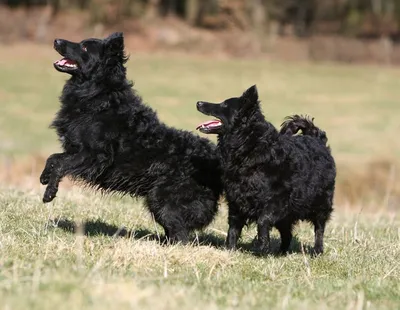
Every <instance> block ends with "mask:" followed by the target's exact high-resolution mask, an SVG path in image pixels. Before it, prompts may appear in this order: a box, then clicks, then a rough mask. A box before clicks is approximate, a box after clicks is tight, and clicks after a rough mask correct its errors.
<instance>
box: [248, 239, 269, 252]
mask: <svg viewBox="0 0 400 310" xmlns="http://www.w3.org/2000/svg"><path fill="white" fill-rule="evenodd" d="M251 249H252V251H253V252H254V253H255V254H257V255H260V256H264V255H268V254H271V252H270V248H269V245H268V244H265V243H262V242H260V241H259V240H257V239H256V240H254V241H253V242H252V247H251Z"/></svg>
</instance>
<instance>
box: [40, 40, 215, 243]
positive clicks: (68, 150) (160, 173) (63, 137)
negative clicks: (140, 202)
mask: <svg viewBox="0 0 400 310" xmlns="http://www.w3.org/2000/svg"><path fill="white" fill-rule="evenodd" d="M54 46H55V49H56V50H57V51H58V52H59V53H60V54H61V55H62V56H64V57H65V59H67V60H68V62H69V63H73V64H76V65H77V66H76V67H74V68H71V67H67V66H63V65H62V63H60V61H59V62H56V63H55V65H54V66H55V68H56V69H57V70H58V71H62V72H67V73H69V74H71V78H70V79H69V80H68V81H67V82H66V84H65V86H64V89H63V92H62V95H61V98H60V100H61V109H60V110H59V112H58V113H57V116H56V118H55V120H54V121H53V123H52V127H53V128H54V129H55V130H56V131H57V134H58V136H59V139H60V141H61V144H62V147H63V150H64V152H63V153H59V154H53V155H51V156H50V157H49V158H48V160H47V162H46V166H45V168H44V170H43V172H42V175H41V177H40V181H41V183H42V184H44V185H47V188H46V190H45V193H44V196H43V201H44V202H49V201H52V200H53V199H54V198H55V196H56V193H57V191H58V185H59V182H60V181H61V180H62V178H63V177H65V176H70V177H71V178H72V179H74V180H78V181H83V182H84V183H86V184H88V185H89V186H91V187H94V188H96V189H101V190H103V191H106V192H117V193H122V194H129V195H132V196H136V197H144V198H145V201H146V203H147V206H148V208H149V210H150V212H151V213H152V214H153V215H154V218H155V220H156V221H157V222H158V223H159V224H160V225H162V226H163V228H164V230H165V233H166V235H167V237H168V238H169V239H170V240H172V241H181V242H187V241H188V238H189V233H190V231H192V230H194V229H201V228H204V227H205V226H207V225H208V224H210V222H211V221H212V220H213V218H214V216H215V214H216V212H217V208H218V199H219V196H220V194H221V191H222V185H221V180H220V174H221V172H220V168H219V160H218V157H217V155H216V153H215V149H216V147H215V145H213V144H212V143H211V142H210V141H208V140H207V139H204V138H200V137H198V136H196V135H193V134H192V133H190V132H186V131H182V130H176V129H173V128H170V127H168V126H166V125H165V124H163V123H162V122H160V121H159V119H158V117H157V115H156V113H155V112H154V111H153V110H152V109H151V108H150V107H148V106H146V105H145V104H143V102H142V99H141V98H140V97H139V96H138V95H137V94H136V92H135V91H134V90H133V89H132V84H131V83H130V82H129V81H128V80H127V79H126V69H125V67H124V63H125V62H126V61H127V57H126V56H125V53H124V41H123V35H122V33H114V34H112V35H111V36H109V37H108V38H106V39H104V40H100V39H88V40H84V41H82V42H80V43H73V42H69V41H66V40H60V39H58V40H55V43H54Z"/></svg>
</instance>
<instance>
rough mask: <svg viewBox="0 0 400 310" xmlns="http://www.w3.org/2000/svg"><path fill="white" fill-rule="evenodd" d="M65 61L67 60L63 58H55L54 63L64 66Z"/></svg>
mask: <svg viewBox="0 0 400 310" xmlns="http://www.w3.org/2000/svg"><path fill="white" fill-rule="evenodd" d="M67 62H68V61H67V60H66V59H65V58H63V59H60V60H57V61H56V64H57V65H60V66H64V65H65V64H66V63H67Z"/></svg>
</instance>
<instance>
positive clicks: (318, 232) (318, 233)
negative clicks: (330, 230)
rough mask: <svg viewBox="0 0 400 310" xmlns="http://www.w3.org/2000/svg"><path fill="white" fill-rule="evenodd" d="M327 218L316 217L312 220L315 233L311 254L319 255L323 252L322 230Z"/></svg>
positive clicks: (323, 230)
mask: <svg viewBox="0 0 400 310" xmlns="http://www.w3.org/2000/svg"><path fill="white" fill-rule="evenodd" d="M327 220H328V218H318V219H314V220H313V224H314V233H315V243H314V251H313V253H312V254H313V256H317V255H320V254H322V253H323V252H324V232H325V225H326V222H327Z"/></svg>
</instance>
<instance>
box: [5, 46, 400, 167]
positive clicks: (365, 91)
mask: <svg viewBox="0 0 400 310" xmlns="http://www.w3.org/2000/svg"><path fill="white" fill-rule="evenodd" d="M25 49H26V51H24V50H22V51H21V49H19V50H18V48H17V47H14V48H5V47H2V48H0V52H1V53H2V54H4V55H5V57H1V59H0V68H1V70H0V80H1V88H0V100H1V102H2V104H1V105H0V139H1V141H2V143H1V145H0V151H2V152H3V153H4V154H8V155H26V154H29V153H46V154H47V153H48V152H49V151H54V150H56V149H57V147H58V144H57V140H56V137H55V134H54V132H53V131H52V130H49V129H48V125H49V124H50V122H51V120H52V119H53V117H54V114H55V113H56V111H57V110H58V108H59V103H58V96H59V95H60V93H61V90H62V86H63V83H64V81H65V80H66V78H67V75H65V74H61V73H59V72H57V71H55V70H54V69H53V67H52V62H53V60H55V59H57V57H58V56H57V54H56V52H55V51H53V50H52V49H51V48H50V47H45V46H44V47H35V46H33V47H32V46H28V47H25ZM31 49H34V50H33V53H36V54H37V55H38V56H37V57H36V58H35V59H34V60H31V59H30V57H31V56H30V55H31V54H29V51H30V50H31ZM16 50H17V52H15V51H16ZM130 52H131V53H132V56H131V60H130V61H129V62H128V69H129V70H128V77H129V78H130V79H132V80H134V81H135V87H136V89H137V90H138V91H139V93H140V94H141V95H142V96H143V98H144V100H145V101H146V102H147V103H148V104H149V105H150V106H152V107H153V108H154V109H156V110H157V111H158V112H159V116H160V118H161V119H162V120H163V121H165V122H166V123H167V124H169V125H171V126H175V127H178V128H184V129H188V130H192V131H194V129H195V127H196V125H197V124H198V123H199V122H200V121H202V120H204V119H205V117H204V116H203V115H201V114H200V113H198V112H197V110H196V108H195V103H196V101H198V100H207V101H216V102H217V101H221V100H223V99H225V98H227V97H231V96H238V95H240V94H241V93H242V91H244V90H245V89H246V88H247V87H249V86H250V85H253V84H257V85H258V88H259V92H260V98H261V100H262V104H263V109H264V112H265V114H266V116H267V118H268V119H269V120H271V121H272V122H273V123H274V124H275V125H277V126H278V125H279V124H280V123H281V121H282V119H283V118H284V117H285V116H286V115H289V114H292V113H307V114H311V115H312V116H314V117H315V120H316V124H317V125H319V126H321V127H322V128H323V129H324V130H326V131H327V133H328V137H329V141H330V144H331V146H332V149H333V153H334V155H335V157H336V158H337V160H339V161H340V160H344V161H354V162H358V161H359V160H360V157H363V158H376V157H381V156H386V157H397V156H399V155H400V140H399V139H397V132H398V121H399V119H398V115H399V114H400V104H399V103H398V98H400V71H399V70H394V69H389V68H379V67H355V66H354V67H345V66H338V65H308V64H294V63H289V64H284V63H272V62H268V61H265V60H257V61H250V60H218V61H217V60H208V59H202V58H189V57H180V56H170V57H168V58H166V57H163V56H145V55H135V54H134V51H130Z"/></svg>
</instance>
